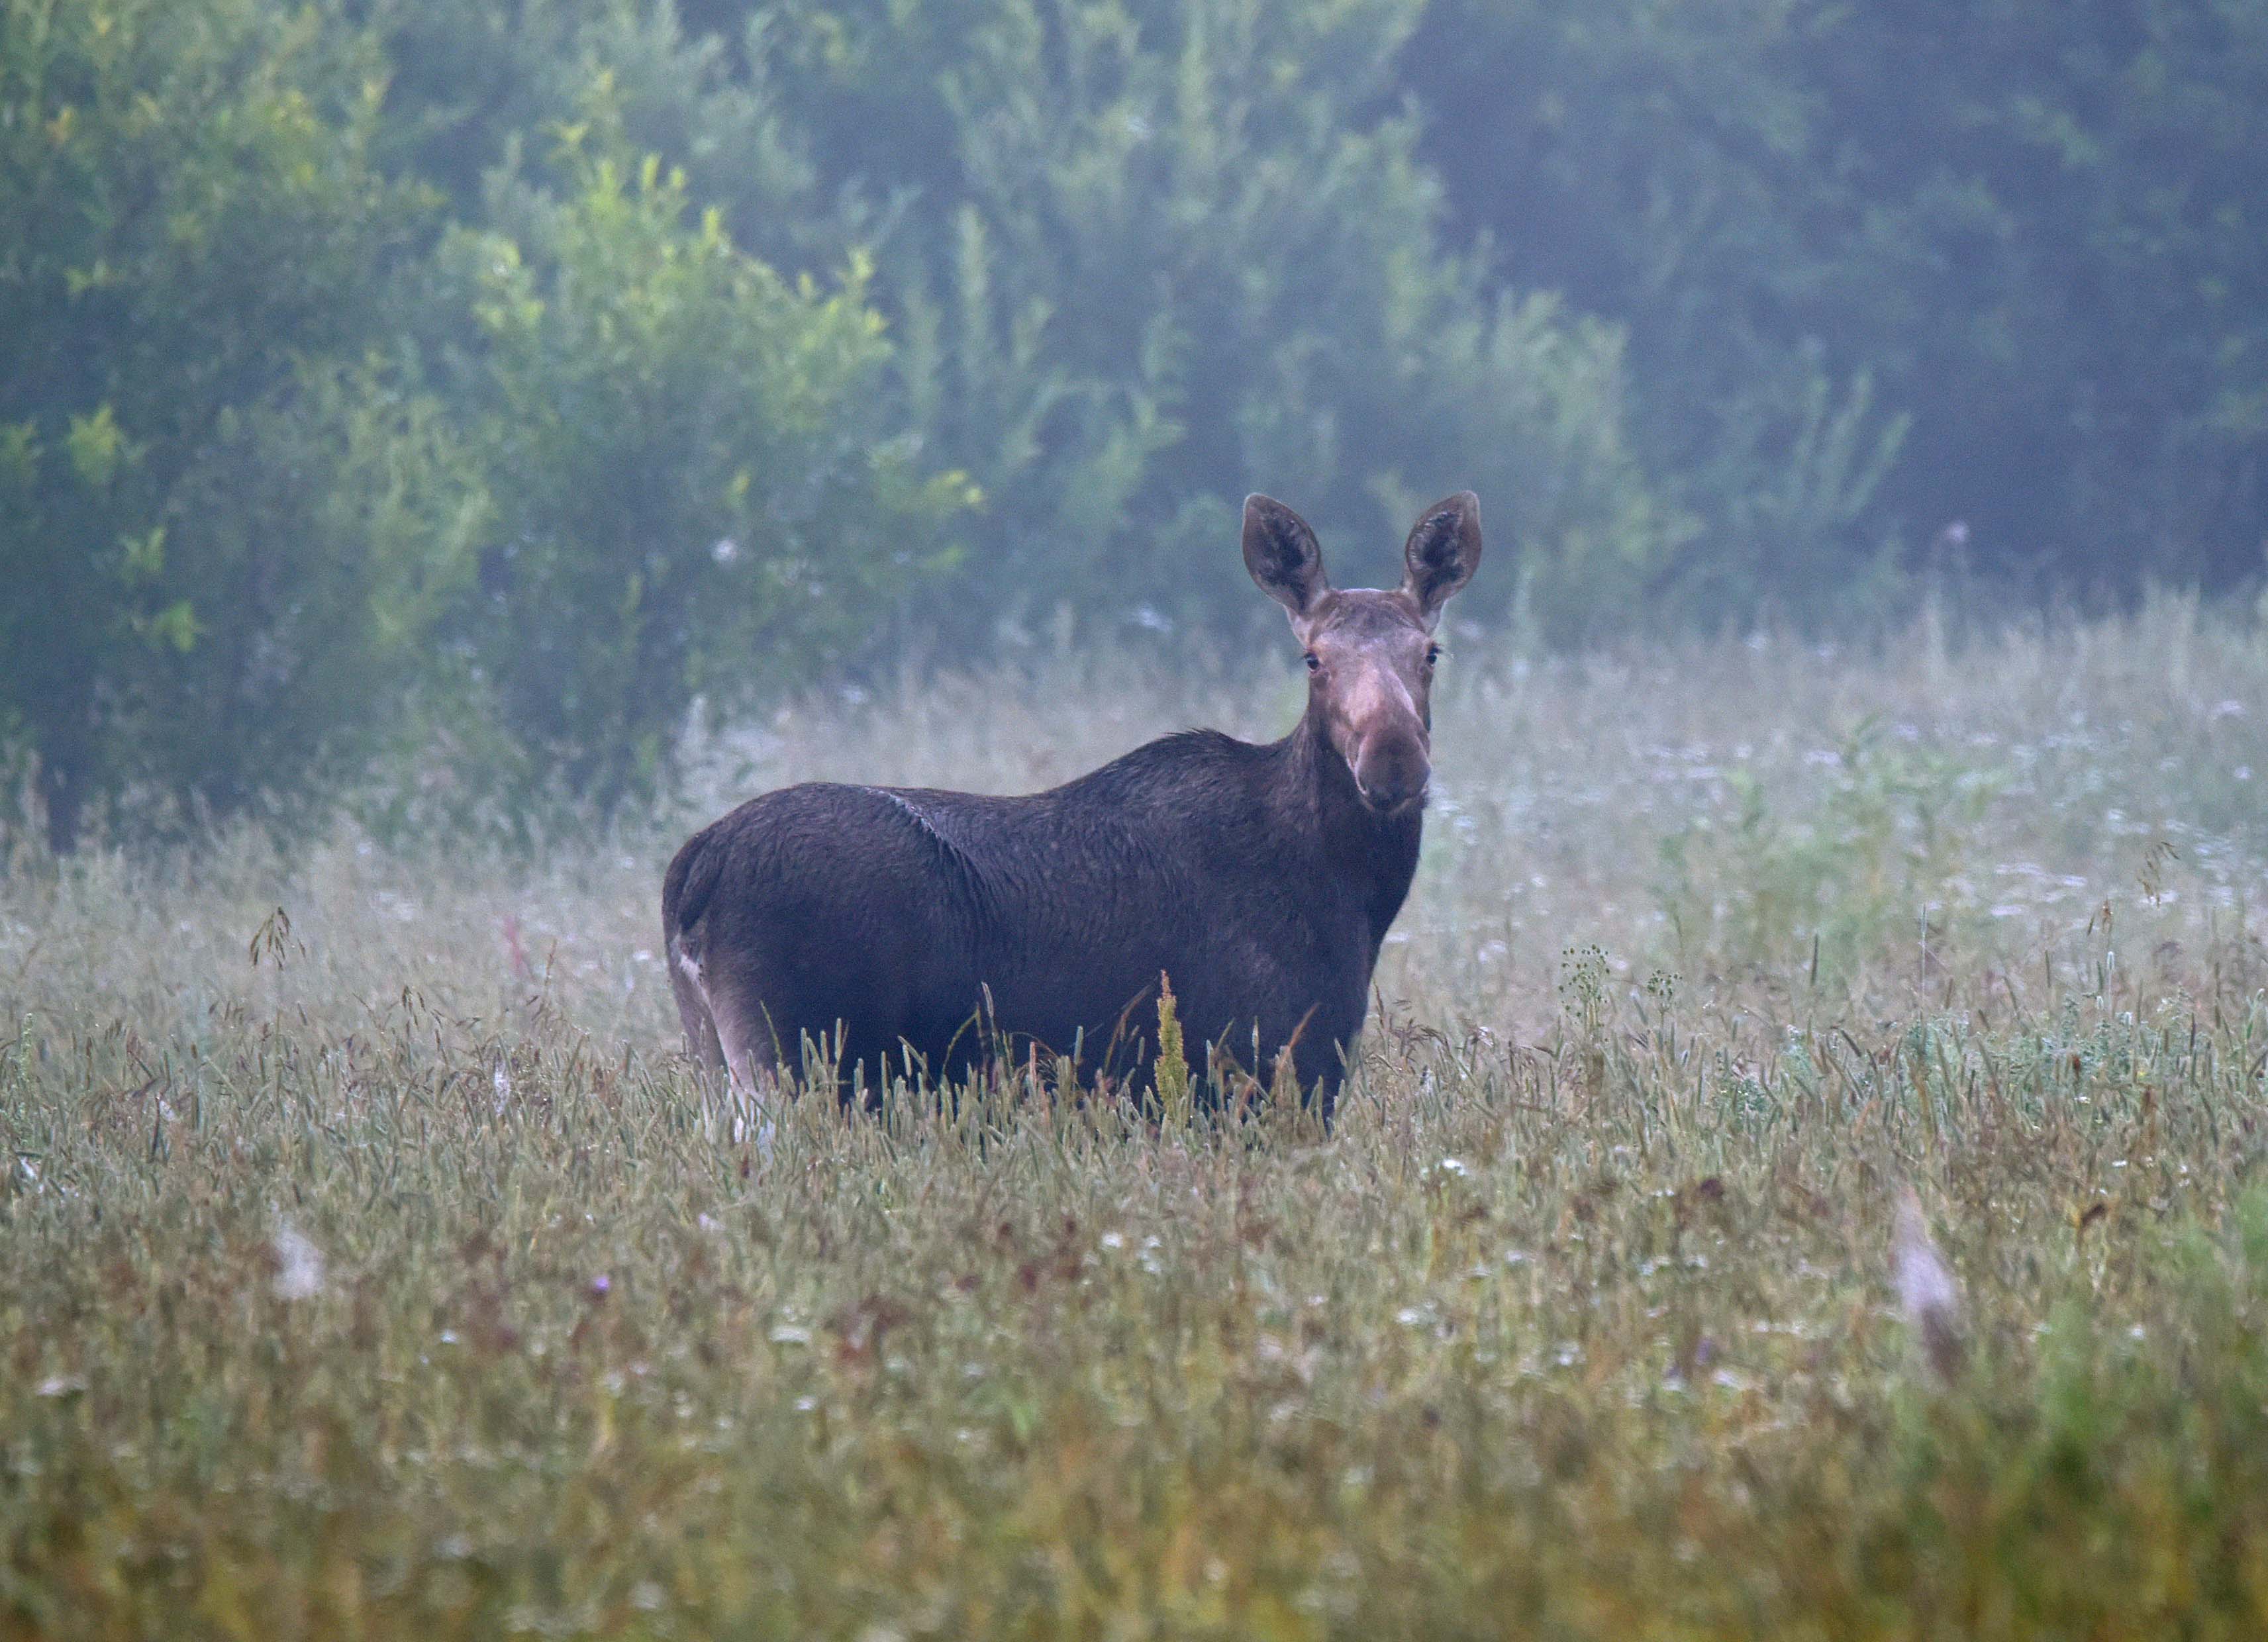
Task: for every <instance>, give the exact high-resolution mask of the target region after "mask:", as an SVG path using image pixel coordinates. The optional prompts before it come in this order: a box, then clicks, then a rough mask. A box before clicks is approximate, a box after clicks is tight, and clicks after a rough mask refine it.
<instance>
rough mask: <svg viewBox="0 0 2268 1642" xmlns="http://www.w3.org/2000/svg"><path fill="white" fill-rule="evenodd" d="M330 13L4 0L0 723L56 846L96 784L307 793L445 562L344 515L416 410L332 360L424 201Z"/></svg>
mask: <svg viewBox="0 0 2268 1642" xmlns="http://www.w3.org/2000/svg"><path fill="white" fill-rule="evenodd" d="M325 24H326V19H325V18H323V16H322V15H321V14H320V13H318V12H315V11H291V10H288V9H286V8H284V7H282V6H279V5H275V4H268V3H267V0H187V3H177V0H165V3H164V4H155V3H150V0H119V3H118V4H104V5H99V6H97V5H90V4H53V3H51V0H7V4H5V6H4V7H0V247H5V249H4V251H0V429H4V430H5V432H4V436H0V585H4V586H5V588H6V590H7V591H6V595H5V597H4V599H0V653H4V654H5V655H6V656H7V658H8V664H7V666H6V667H5V668H4V669H0V716H9V717H12V718H15V719H16V721H17V722H18V723H19V724H20V725H22V726H23V727H24V731H25V733H26V734H27V735H28V736H29V738H30V740H31V742H32V745H33V748H34V749H35V750H36V751H37V753H38V755H39V756H40V762H41V766H42V776H43V778H44V788H45V793H46V798H47V801H48V806H49V807H50V810H51V813H52V814H53V816H54V819H55V825H56V829H57V833H58V835H59V836H64V837H68V836H70V832H71V830H72V828H73V826H74V825H75V823H76V821H77V817H78V815H79V814H80V812H81V809H82V807H83V806H85V805H86V804H87V803H89V802H90V801H92V800H96V799H105V798H109V799H118V798H122V797H127V796H131V795H138V796H139V798H140V799H142V800H144V802H145V804H146V803H147V802H148V801H150V800H158V801H171V802H175V803H178V802H180V801H182V800H187V799H210V800H211V801H213V802H215V803H217V804H221V805H224V806H226V805H233V804H240V803H242V802H244V801H246V800H247V799H248V798H249V797H250V796H251V795H252V794H253V793H254V792H255V791H261V790H268V791H272V792H275V793H276V794H277V795H278V796H282V797H287V798H288V797H294V796H304V795H305V794H306V793H307V792H310V791H311V790H313V788H315V787H316V785H317V784H318V780H319V776H320V773H322V771H323V769H324V767H325V766H326V765H327V764H335V763H336V762H340V761H341V760H342V759H348V758H350V756H351V754H352V751H353V749H354V748H355V747H357V746H358V745H364V746H366V734H367V732H368V731H369V729H370V727H371V720H372V712H373V710H374V708H375V706H376V703H377V701H378V699H379V693H380V692H381V691H382V689H383V688H384V686H385V684H386V682H387V681H388V680H389V679H390V678H391V677H393V676H394V667H395V666H396V664H398V663H399V662H400V661H401V660H402V659H403V651H402V649H401V645H400V644H399V643H398V639H399V637H400V635H399V634H398V633H396V634H393V635H389V634H388V633H387V631H385V630H384V627H383V623H382V622H380V620H379V614H378V608H377V607H378V605H379V601H380V600H381V599H382V598H384V597H385V595H386V594H387V592H388V590H389V589H391V588H393V587H394V586H396V585H399V584H401V582H402V581H404V580H409V581H415V580H416V579H418V578H420V577H421V576H422V574H423V570H422V568H420V567H421V566H422V565H423V563H424V562H425V561H426V560H427V559H428V557H429V556H446V552H447V550H448V544H447V542H446V540H439V541H436V540H431V539H427V538H425V537H423V534H422V533H421V532H417V531H412V530H408V529H394V530H391V531H388V530H387V529H385V528H384V527H383V521H375V522H378V523H379V526H380V527H379V528H377V529H365V528H364V526H365V524H366V523H372V522H374V521H370V520H367V519H355V518H352V517H350V515H352V514H354V513H356V512H358V511H360V512H371V511H372V510H375V511H377V512H385V511H386V510H387V508H388V507H389V506H390V505H391V503H390V502H389V500H388V496H387V486H389V485H394V486H398V485H399V484H400V483H401V482H402V469H403V468H404V467H405V466H407V465H408V464H409V463H411V462H414V461H416V460H419V458H420V453H419V452H418V451H417V450H416V448H414V446H415V444H416V442H415V440H414V439H413V440H412V445H411V447H405V448H404V449H403V450H402V451H401V452H399V453H392V452H387V451H381V450H380V449H379V446H380V445H385V444H387V443H388V442H390V440H391V439H392V438H393V437H394V435H395V434H396V433H397V432H401V431H403V430H404V429H405V428H406V427H407V426H408V424H409V423H415V422H416V421H418V420H419V419H420V418H421V417H422V416H423V412H422V411H419V410H416V409H402V408H397V409H389V408H388V401H387V394H389V393H391V392H392V391H393V390H392V389H390V388H389V387H387V373H386V372H383V371H380V370H378V369H375V368H372V369H370V370H360V369H354V368H350V367H348V366H346V365H344V364H332V363H325V357H326V355H328V356H330V357H332V358H333V359H351V358H353V357H355V353H356V350H357V349H358V348H359V347H360V346H361V344H362V340H363V337H364V335H365V329H366V327H367V323H368V321H367V314H368V312H369V311H370V310H371V309H372V307H374V306H376V305H377V304H378V303H379V299H380V296H381V293H382V291H383V290H384V287H385V283H386V280H387V275H388V271H389V269H391V268H392V267H393V266H394V262H395V261H396V259H397V258H398V257H399V256H400V255H401V253H402V252H403V249H404V247H405V246H406V244H407V242H408V240H409V238H410V236H412V235H413V234H414V232H416V230H417V228H418V225H420V223H421V222H422V221H423V215H424V209H425V204H426V201H425V196H424V195H423V191H421V190H419V189H417V188H412V187H405V186H397V185H394V184H393V183H389V182H388V181H387V180H385V179H384V178H383V177H381V176H380V175H379V173H377V171H376V170H375V169H374V167H373V166H372V164H371V161H370V147H371V143H372V132H373V130H374V129H375V127H376V124H377V122H378V119H379V97H378V93H377V89H376V85H377V77H378V76H379V74H380V73H381V68H380V65H379V63H378V61H377V60H376V59H375V58H374V57H372V55H370V54H369V53H368V52H367V51H366V50H365V49H363V48H362V47H361V45H360V43H359V41H358V40H357V38H356V37H355V36H354V35H352V34H351V33H345V32H343V31H339V30H336V29H333V28H329V27H327V26H325ZM362 481H369V482H372V483H373V484H375V485H376V486H377V487H378V488H377V489H376V490H373V491H371V492H368V493H365V494H362V495H360V496H357V495H355V494H354V493H353V492H352V490H351V487H352V486H354V485H355V484H356V483H357V482H362ZM420 505H423V504H422V503H421V504H420ZM405 555H406V556H409V558H410V559H411V560H412V561H414V563H404V562H403V561H402V559H401V556H405Z"/></svg>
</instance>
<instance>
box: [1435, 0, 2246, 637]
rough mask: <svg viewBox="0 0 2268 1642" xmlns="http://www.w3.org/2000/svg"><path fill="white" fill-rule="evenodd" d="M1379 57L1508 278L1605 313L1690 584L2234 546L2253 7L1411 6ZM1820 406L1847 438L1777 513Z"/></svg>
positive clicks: (2216, 565)
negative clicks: (1414, 106)
mask: <svg viewBox="0 0 2268 1642" xmlns="http://www.w3.org/2000/svg"><path fill="white" fill-rule="evenodd" d="M1405 71H1406V74H1407V76H1408V83H1409V84H1410V85H1412V86H1415V87H1419V88H1422V94H1424V95H1425V96H1426V97H1427V99H1428V102H1429V106H1430V107H1431V108H1432V110H1433V112H1432V115H1431V121H1430V129H1429V136H1428V142H1427V145H1426V149H1425V153H1426V157H1427V158H1429V159H1430V160H1432V162H1433V163H1434V164H1435V165H1437V166H1439V167H1440V171H1441V173H1442V174H1443V176H1444V178H1445V180H1446V181H1447V187H1448V189H1449V193H1450V196H1451V197H1452V198H1453V199H1454V201H1455V202H1457V204H1458V206H1459V208H1460V209H1461V210H1462V211H1464V212H1466V213H1469V216H1470V217H1471V218H1472V220H1474V221H1475V222H1476V224H1479V225H1485V226H1487V227H1491V228H1493V229H1494V230H1495V231H1496V232H1498V233H1499V236H1500V237H1501V241H1502V243H1503V244H1504V245H1505V246H1506V248H1507V249H1508V250H1509V251H1510V252H1511V253H1512V256H1511V257H1510V258H1508V259H1507V261H1508V265H1509V266H1510V267H1511V269H1513V271H1515V272H1516V273H1517V274H1518V275H1519V276H1521V277H1522V278H1524V279H1526V280H1528V281H1529V282H1531V283H1538V284H1541V285H1544V286H1547V287H1550V288H1556V289H1560V290H1563V291H1566V292H1567V293H1568V295H1569V296H1570V298H1572V299H1573V300H1575V301H1576V302H1578V303H1580V305H1581V306H1584V307H1586V308H1587V309H1589V310H1591V311H1594V312H1596V313H1601V314H1602V315H1604V316H1606V317H1609V318H1610V319H1613V320H1617V321H1620V322H1622V323H1624V325H1626V326H1627V327H1628V328H1629V332H1630V336H1631V353H1630V359H1631V375H1632V379H1633V380H1634V382H1635V383H1637V384H1638V393H1637V405H1636V409H1637V410H1638V422H1639V423H1640V426H1641V428H1642V430H1643V434H1644V437H1643V438H1642V440H1641V442H1640V448H1641V450H1642V451H1643V452H1644V453H1646V456H1647V458H1648V459H1649V460H1650V461H1651V463H1652V464H1653V467H1654V468H1655V470H1656V471H1659V472H1662V473H1665V474H1666V475H1671V476H1672V477H1673V478H1674V479H1675V481H1676V488H1675V492H1674V493H1675V494H1676V495H1678V496H1680V497H1683V499H1685V500H1687V501H1688V502H1689V504H1690V505H1691V506H1692V507H1693V508H1694V509H1695V511H1696V512H1698V513H1699V514H1700V515H1701V517H1702V518H1703V519H1704V520H1705V525H1706V528H1705V531H1704V532H1703V533H1702V534H1699V535H1697V537H1695V539H1694V540H1693V542H1692V544H1691V546H1690V549H1689V550H1688V553H1687V556H1686V559H1685V565H1686V568H1687V569H1688V570H1689V571H1690V572H1691V573H1692V574H1693V576H1694V577H1695V578H1697V587H1696V590H1695V591H1696V592H1697V593H1700V592H1705V593H1708V594H1709V596H1710V598H1711V601H1712V605H1715V606H1718V607H1727V606H1729V607H1732V608H1734V609H1739V608H1741V607H1743V606H1752V605H1753V604H1754V603H1755V602H1756V600H1759V599H1766V598H1769V599H1772V600H1777V601H1778V602H1780V603H1782V604H1783V605H1784V606H1788V607H1794V608H1797V609H1799V610H1807V609H1808V610H1814V611H1815V610H1819V609H1822V608H1826V607H1831V606H1833V605H1834V604H1836V603H1837V601H1838V600H1844V599H1845V598H1847V597H1848V596H1849V595H1848V590H1847V589H1846V587H1845V585H1844V584H1845V578H1846V576H1847V574H1848V571H1849V568H1850V567H1851V566H1852V565H1853V564H1856V565H1859V566H1865V565H1867V564H1869V563H1879V562H1881V560H1882V559H1883V558H1884V556H1885V554H1886V552H1888V553H1889V554H1890V555H1892V556H1903V557H1904V559H1905V561H1906V563H1908V564H1909V566H1911V564H1912V563H1915V561H1916V559H1917V557H1918V556H1921V555H1925V554H1931V553H1933V552H1934V553H1935V554H1937V555H1939V556H1946V557H1959V556H1964V555H1966V556H1973V558H1974V561H1975V562H1976V563H1978V564H1980V565H1985V566H1991V567H1993V568H1995V569H2002V570H2014V568H2015V566H2016V565H2018V564H2020V563H2025V562H2028V561H2029V563H2031V564H2033V565H2035V566H2036V567H2039V568H2038V569H2037V570H2035V571H2034V572H2033V573H2034V574H2035V575H2038V574H2040V573H2041V572H2042V571H2044V572H2045V574H2046V575H2047V576H2048V577H2049V578H2053V579H2058V580H2061V581H2064V582H2065V583H2066V584H2068V583H2071V582H2080V583H2088V584H2097V585H2110V586H2121V587H2124V588H2127V589H2132V588H2133V587H2134V586H2135V585H2136V584H2137V583H2138V581H2139V579H2140V578H2142V576H2144V575H2149V576H2155V577H2157V578H2170V579H2176V580H2187V579H2191V578H2199V579H2203V580H2205V581H2206V582H2208V583H2220V584H2226V583H2227V582H2228V581H2230V580H2232V579H2235V578H2242V577H2246V576H2250V575H2251V574H2254V573H2256V572H2257V570H2258V568H2259V554H2260V545H2259V544H2260V539H2261V535H2262V521H2263V519H2264V518H2268V492H2264V490H2263V489H2262V482H2263V481H2262V475H2263V474H2264V472H2268V465H2264V463H2263V460H2262V456H2263V452H2264V440H2268V420H2264V417H2263V415H2262V407H2263V405H2264V403H2268V401H2264V400H2263V397H2262V394H2261V383H2262V380H2263V364H2262V362H2263V358H2264V349H2268V330H2264V321H2263V319H2262V316H2263V314H2264V313H2268V300H2264V297H2268V284H2264V277H2268V261H2264V259H2263V258H2262V256H2261V255H2260V253H2259V247H2260V245H2261V243H2262V238H2261V224H2262V220H2263V215H2264V212H2268V173H2264V171H2263V170H2262V168H2261V167H2260V166H2258V165H2257V163H2255V161H2254V159H2253V158H2252V157H2253V156H2256V155H2257V153H2258V152H2260V151H2261V150H2262V148H2263V147H2264V145H2268V123H2264V122H2268V112H2264V111H2268V11H2263V10H2262V9H2261V8H2259V7H2257V6H2255V5H2249V4H2231V3H2228V0H2145V3H2144V4H2132V5H2130V4H2109V3H2107V0H2103V3H2095V0H2090V3H2089V4H2076V5H2070V6H2063V7H2058V8H2054V9H2053V10H2052V11H2048V12H2043V11H2041V10H2040V9H2039V8H2038V7H2036V6H2030V5H2025V4H2018V3H2017V0H1994V3H1993V4H1984V5H1977V6H1970V7H1966V8H1962V10H1961V11H1959V12H1958V13H1957V14H1952V13H1947V12H1945V11H1942V10H1941V9H1940V8H1935V7H1930V6H1922V5H1911V4H1874V5H1866V6H1848V5H1841V4H1832V3H1831V0H1772V3H1771V4H1751V3H1750V0H1697V3H1696V4H1680V5H1674V6H1665V5H1660V4H1652V3H1651V0H1611V3H1609V4H1603V5H1585V6H1570V5H1562V4H1554V3H1552V0H1513V3H1512V4H1499V3H1498V0H1439V3H1438V4H1434V5H1433V6H1432V8H1431V9H1430V11H1429V14H1428V18H1427V21H1426V24H1425V27H1424V28H1423V29H1422V30H1421V31H1420V33H1419V34H1418V37H1417V40H1416V41H1415V42H1414V44H1413V46H1412V48H1411V49H1410V54H1409V57H1408V60H1407V64H1406V70H1405ZM1484 103H1485V104H1486V105H1487V106H1489V107H1491V108H1492V110H1493V111H1494V112H1493V115H1492V117H1491V119H1490V120H1488V121H1485V122H1484V124H1483V125H1481V126H1480V128H1479V129H1474V128H1473V126H1472V125H1471V123H1470V122H1469V121H1467V120H1465V119H1463V118H1462V117H1460V114H1457V113H1450V112H1448V111H1462V110H1464V109H1467V108H1470V107H1476V106H1480V105H1483V104H1484ZM1822 409H1825V411H1826V414H1827V416H1828V417H1829V419H1830V421H1831V420H1833V419H1835V418H1838V417H1839V418H1847V419H1848V420H1849V422H1850V423H1851V426H1850V428H1849V429H1848V431H1847V433H1846V434H1845V438H1847V439H1848V440H1850V441H1851V443H1852V454H1851V456H1850V457H1849V458H1848V459H1846V460H1845V461H1844V462H1843V463H1840V464H1829V465H1828V466H1827V467H1826V468H1821V469H1819V470H1818V476H1819V477H1820V478H1826V477H1828V476H1829V475H1830V473H1831V472H1832V471H1833V470H1834V469H1835V468H1837V467H1839V468H1840V470H1841V474H1842V477H1841V479H1840V480H1839V481H1838V482H1835V483H1833V484H1830V485H1829V486H1828V487H1827V488H1826V490H1824V491H1823V492H1817V494H1818V495H1819V500H1820V503H1821V504H1820V505H1800V506H1794V507H1790V506H1789V505H1787V504H1786V500H1785V499H1778V500H1776V499H1775V498H1786V497H1787V493H1788V490H1789V487H1790V486H1791V485H1793V486H1795V487H1797V488H1798V489H1799V490H1815V491H1816V482H1815V480H1812V479H1807V478H1797V477H1793V476H1792V475H1791V470H1800V469H1802V468H1805V467H1806V465H1807V463H1808V462H1809V461H1815V460H1816V453H1817V451H1818V448H1819V447H1818V445H1817V443H1816V441H1817V439H1818V429H1819V427H1820V425H1821V423H1820V416H1821V413H1822ZM1806 445H1811V446H1812V454H1810V455H1808V454H1807V452H1806V449H1805V447H1806ZM1759 525H1761V526H1764V528H1763V529H1762V531H1761V532H1760V531H1759V529H1758V526H1759ZM1951 526H1959V528H1951V529H1949V534H1941V533H1948V527H1951ZM1900 549H1903V552H1902V554H1901V553H1900V551H1899V550H1900ZM2016 579H2019V581H2020V582H2021V578H2016ZM1862 585H1864V584H1862Z"/></svg>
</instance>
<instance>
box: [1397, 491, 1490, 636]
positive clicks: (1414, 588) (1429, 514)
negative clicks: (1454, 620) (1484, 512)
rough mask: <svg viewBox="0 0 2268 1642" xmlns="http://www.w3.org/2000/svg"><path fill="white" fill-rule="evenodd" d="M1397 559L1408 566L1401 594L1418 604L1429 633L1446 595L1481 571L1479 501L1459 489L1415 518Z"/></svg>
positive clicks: (1445, 600)
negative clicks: (1408, 536)
mask: <svg viewBox="0 0 2268 1642" xmlns="http://www.w3.org/2000/svg"><path fill="white" fill-rule="evenodd" d="M1402 560H1403V563H1404V564H1405V565H1407V566H1408V567H1409V570H1408V573H1407V574H1406V575H1404V576H1403V580H1402V591H1403V592H1404V593H1408V594H1409V595H1410V597H1411V598H1412V599H1414V600H1417V601H1418V613H1419V614H1420V615H1422V616H1423V617H1424V618H1425V625H1426V626H1427V627H1429V628H1430V627H1432V625H1433V623H1434V622H1438V621H1440V619H1441V607H1442V606H1443V605H1445V604H1447V603H1448V602H1449V597H1450V595H1451V594H1453V593H1455V592H1456V591H1457V590H1458V589H1459V588H1461V587H1462V586H1463V585H1465V584H1466V583H1467V582H1469V581H1470V580H1472V578H1473V572H1474V571H1476V570H1477V569H1479V568H1480V562H1481V499H1480V497H1476V496H1475V495H1474V494H1473V493H1472V492H1471V491H1470V490H1460V491H1458V492H1457V493H1456V495H1454V496H1453V497H1449V498H1448V499H1447V501H1442V502H1436V503H1434V504H1433V505H1432V506H1431V507H1429V508H1427V509H1426V510H1425V512H1423V513H1421V514H1419V515H1418V523H1417V525H1416V526H1415V527H1414V528H1413V529H1412V530H1411V531H1410V541H1409V543H1408V545H1407V546H1405V547H1404V548H1403V549H1402Z"/></svg>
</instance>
